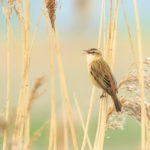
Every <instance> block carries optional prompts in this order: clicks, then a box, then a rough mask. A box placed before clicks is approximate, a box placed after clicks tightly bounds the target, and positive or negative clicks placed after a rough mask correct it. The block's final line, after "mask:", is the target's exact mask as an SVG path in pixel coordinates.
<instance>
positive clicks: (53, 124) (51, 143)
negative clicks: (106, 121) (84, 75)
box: [46, 18, 57, 150]
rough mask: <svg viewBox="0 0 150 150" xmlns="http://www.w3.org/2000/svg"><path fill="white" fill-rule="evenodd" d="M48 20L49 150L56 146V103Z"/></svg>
mask: <svg viewBox="0 0 150 150" xmlns="http://www.w3.org/2000/svg"><path fill="white" fill-rule="evenodd" d="M48 21H49V20H48V18H47V19H46V26H47V32H48V42H49V52H50V79H51V80H50V88H51V125H50V131H49V148H48V149H49V150H51V149H56V146H57V124H56V106H55V105H56V104H55V103H56V102H55V74H54V54H53V50H52V45H51V44H52V42H51V38H50V37H51V33H50V30H49V22H48Z"/></svg>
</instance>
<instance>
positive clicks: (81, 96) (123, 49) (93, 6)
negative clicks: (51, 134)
mask: <svg viewBox="0 0 150 150" xmlns="http://www.w3.org/2000/svg"><path fill="white" fill-rule="evenodd" d="M124 4H125V8H126V11H127V17H128V20H129V23H130V27H131V31H132V36H133V39H134V44H135V46H137V34H136V24H135V16H134V9H133V2H132V1H131V0H125V1H124ZM42 9H43V4H42V1H33V0H31V39H32V38H33V34H34V32H35V27H36V24H37V20H38V18H39V16H40V15H41V13H42ZM100 9H101V1H100V0H72V1H70V0H60V1H58V4H57V11H56V29H57V36H58V42H59V47H60V51H61V55H62V61H63V66H64V72H65V77H66V82H67V85H68V90H69V96H70V100H71V104H72V109H73V114H74V121H75V125H76V132H77V136H78V142H79V143H81V141H82V136H83V131H82V128H81V124H80V121H79V117H78V114H77V112H76V111H77V110H76V107H75V104H74V96H73V95H74V94H75V95H76V96H77V97H78V100H79V104H80V107H81V108H82V109H81V111H82V113H83V117H84V120H85V121H86V117H87V112H88V107H89V100H90V95H91V89H92V85H91V82H90V80H89V78H88V73H87V65H86V59H85V56H84V55H83V54H82V50H84V49H89V48H97V45H98V32H99V22H100ZM138 9H139V16H140V23H141V32H142V44H143V57H147V56H150V44H149V42H150V28H149V27H150V19H149V18H150V1H140V0H138ZM108 10H109V1H108V0H106V23H108V19H109V18H108V13H109V11H108ZM117 28H118V29H117V37H116V38H117V40H116V56H115V66H114V71H113V72H114V75H115V77H116V80H117V81H118V82H119V81H120V80H121V79H122V78H123V76H124V75H125V73H127V71H128V69H129V66H130V64H131V63H132V61H133V60H132V54H131V48H130V44H129V38H128V34H127V29H126V26H125V22H124V18H123V13H122V7H121V5H120V4H119V12H118V27H117ZM11 32H12V34H11V111H12V112H13V110H15V108H16V106H17V101H18V97H19V88H20V81H21V69H22V60H21V58H22V57H21V56H22V52H21V48H20V47H21V46H20V43H19V38H20V32H19V23H18V20H17V17H16V16H15V13H13V14H12V16H11ZM48 44H49V43H48V39H47V29H46V24H45V19H44V17H42V18H41V19H40V23H39V27H38V31H37V33H36V39H35V42H34V46H33V51H32V55H31V66H30V87H31V88H32V86H33V84H34V81H35V80H36V78H37V77H38V76H41V75H45V77H46V83H45V84H44V86H43V88H44V89H46V92H45V94H44V95H43V96H42V97H40V98H39V99H38V100H37V101H36V102H35V103H34V105H33V107H32V112H31V120H32V121H31V129H32V132H31V134H32V133H34V131H35V130H36V129H38V128H39V127H40V126H41V125H42V124H43V123H44V122H45V121H47V120H48V118H49V116H50V92H49V91H50V88H49V87H50V86H49V82H50V68H49V49H48V48H49V47H48ZM6 48H7V44H6V22H5V18H4V15H3V12H2V8H1V7H0V111H1V113H2V114H3V111H4V108H5V99H6ZM100 48H101V49H102V50H103V45H101V47H100ZM56 64H57V63H56ZM55 77H56V99H57V118H58V122H59V126H60V128H61V124H62V120H61V106H60V101H61V100H60V99H61V94H60V87H59V73H58V68H57V65H55ZM99 95H100V91H99V90H97V91H96V94H95V102H94V109H93V115H92V120H91V123H90V128H89V136H90V137H91V139H92V140H94V137H95V131H96V124H97V118H98V110H97V109H98V104H99ZM120 96H121V95H120ZM59 132H60V135H61V130H60V131H59ZM0 138H1V141H2V137H0ZM1 143H2V142H1ZM47 147H48V127H47V129H45V130H44V131H43V132H42V134H41V136H40V138H39V139H38V140H37V141H36V142H35V143H34V144H33V146H32V148H33V149H35V150H38V149H39V150H40V149H46V148H47ZM1 148H2V144H1V146H0V149H1ZM104 149H105V150H120V149H121V150H138V149H140V124H138V122H137V121H136V120H135V119H132V118H127V120H126V123H125V126H124V129H123V130H117V131H114V130H108V131H107V133H106V138H105V148H104Z"/></svg>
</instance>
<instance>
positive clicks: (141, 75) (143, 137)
mask: <svg viewBox="0 0 150 150" xmlns="http://www.w3.org/2000/svg"><path fill="white" fill-rule="evenodd" d="M133 5H134V12H135V19H136V28H137V41H138V53H139V68H138V69H139V74H138V76H139V84H140V94H141V111H142V113H141V149H142V150H145V149H146V132H147V131H148V129H146V120H147V117H146V109H145V103H144V101H145V93H144V72H143V54H142V39H141V29H140V20H139V13H138V8H137V1H136V0H133Z"/></svg>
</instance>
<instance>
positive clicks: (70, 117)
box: [52, 29, 78, 150]
mask: <svg viewBox="0 0 150 150" xmlns="http://www.w3.org/2000/svg"><path fill="white" fill-rule="evenodd" d="M52 31H53V39H54V44H55V49H56V57H57V62H58V67H59V73H60V80H61V86H62V89H63V94H64V101H65V107H66V109H67V113H68V120H69V125H70V130H71V136H72V140H73V147H74V149H75V150H78V144H77V139H76V133H75V127H74V121H73V114H72V111H71V104H70V100H69V95H68V89H67V84H66V80H65V76H64V71H63V65H62V60H61V55H60V50H59V47H58V42H57V37H56V29H55V30H54V29H53V30H52Z"/></svg>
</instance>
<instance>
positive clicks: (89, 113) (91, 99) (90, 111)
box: [81, 87, 95, 150]
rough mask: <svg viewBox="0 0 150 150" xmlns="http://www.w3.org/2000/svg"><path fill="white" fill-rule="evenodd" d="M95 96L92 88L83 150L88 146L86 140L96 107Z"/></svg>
mask: <svg viewBox="0 0 150 150" xmlns="http://www.w3.org/2000/svg"><path fill="white" fill-rule="evenodd" d="M94 94H95V87H93V88H92V93H91V98H90V104H89V110H88V116H87V121H86V125H85V129H84V136H83V141H82V146H81V150H84V149H85V145H86V139H87V136H88V128H89V124H90V120H91V115H92V110H93V105H94Z"/></svg>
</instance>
